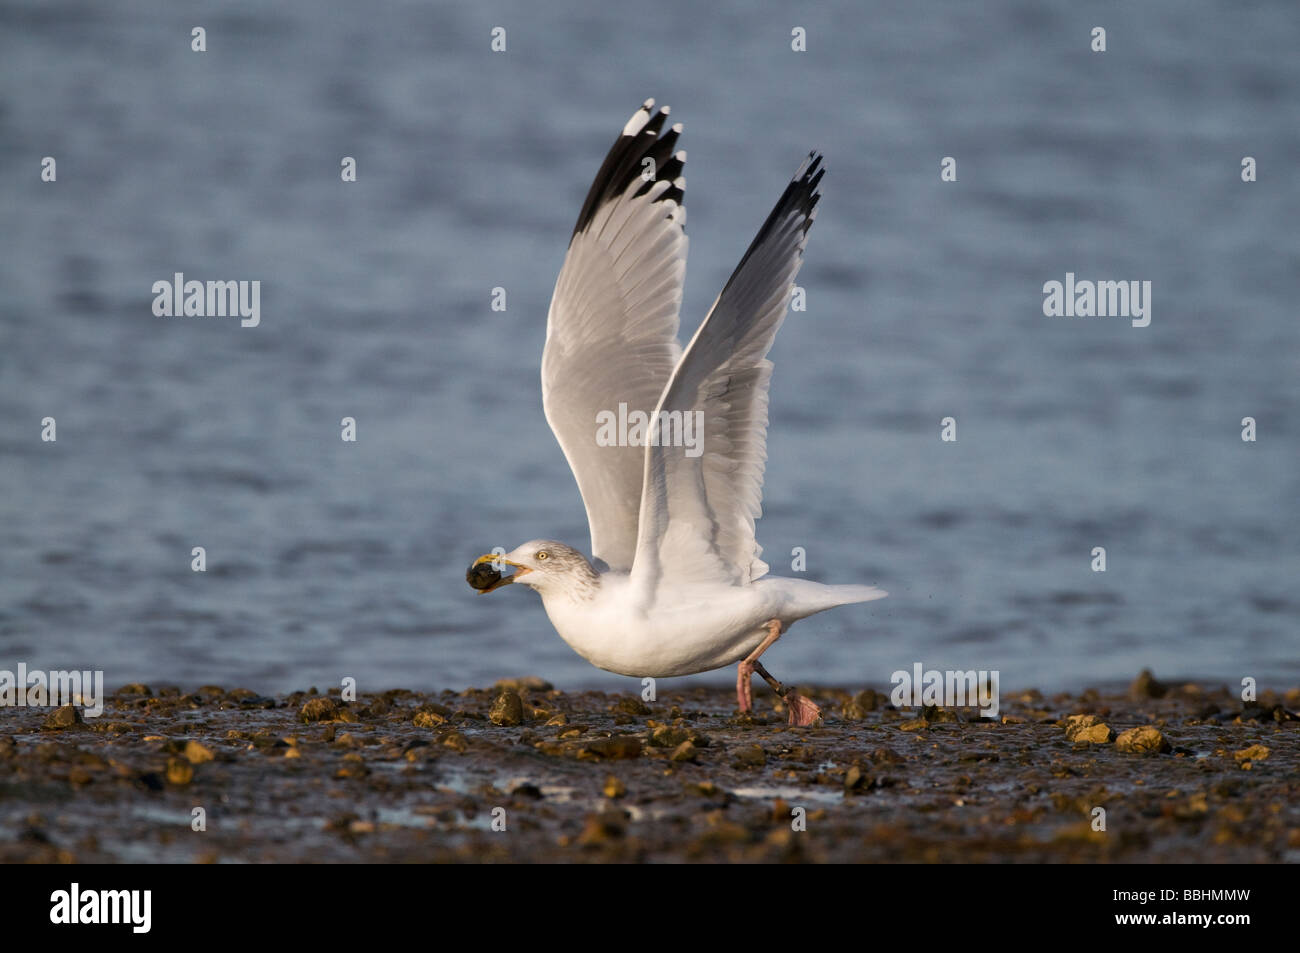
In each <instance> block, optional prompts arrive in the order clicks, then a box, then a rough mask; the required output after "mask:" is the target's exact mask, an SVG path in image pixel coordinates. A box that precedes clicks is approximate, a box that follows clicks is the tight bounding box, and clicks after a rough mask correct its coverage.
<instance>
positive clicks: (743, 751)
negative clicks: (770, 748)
mask: <svg viewBox="0 0 1300 953" xmlns="http://www.w3.org/2000/svg"><path fill="white" fill-rule="evenodd" d="M732 755H733V757H734V762H733V764H734V766H735V767H738V768H761V767H762V766H763V765H765V764H767V754H766V753H765V752H764V751H763V749H762V748H760V747H759V746H758V745H745V746H744V747H742V748H737V749H736V750H735V751H733V752H732Z"/></svg>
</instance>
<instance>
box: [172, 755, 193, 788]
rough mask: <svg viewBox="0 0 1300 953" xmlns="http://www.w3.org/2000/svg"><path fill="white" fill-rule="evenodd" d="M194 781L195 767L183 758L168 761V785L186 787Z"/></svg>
mask: <svg viewBox="0 0 1300 953" xmlns="http://www.w3.org/2000/svg"><path fill="white" fill-rule="evenodd" d="M193 780H194V765H192V764H190V763H189V762H188V761H186V760H184V759H182V758H168V759H167V783H168V784H176V785H186V784H189V783H190V782H191V781H193Z"/></svg>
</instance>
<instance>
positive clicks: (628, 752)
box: [578, 735, 641, 761]
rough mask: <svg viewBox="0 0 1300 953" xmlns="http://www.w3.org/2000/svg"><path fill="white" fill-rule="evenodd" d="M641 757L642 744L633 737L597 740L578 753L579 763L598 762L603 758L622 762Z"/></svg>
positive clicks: (618, 736) (616, 736) (590, 742)
mask: <svg viewBox="0 0 1300 953" xmlns="http://www.w3.org/2000/svg"><path fill="white" fill-rule="evenodd" d="M639 757H641V742H640V741H638V740H637V739H636V738H633V737H632V736H631V735H615V736H614V737H613V738H595V739H593V740H592V741H589V742H587V743H586V744H585V745H584V746H583V747H582V749H581V750H580V751H579V752H578V760H579V761H598V760H600V759H603V758H608V759H610V760H620V759H625V758H639Z"/></svg>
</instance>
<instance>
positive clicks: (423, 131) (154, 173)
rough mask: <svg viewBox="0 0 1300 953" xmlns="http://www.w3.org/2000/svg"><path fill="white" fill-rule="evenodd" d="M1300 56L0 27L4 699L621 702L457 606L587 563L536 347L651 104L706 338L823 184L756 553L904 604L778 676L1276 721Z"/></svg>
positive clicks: (69, 12)
mask: <svg viewBox="0 0 1300 953" xmlns="http://www.w3.org/2000/svg"><path fill="white" fill-rule="evenodd" d="M1098 23H1100V24H1103V25H1105V26H1106V28H1107V30H1108V45H1109V50H1108V52H1106V53H1104V54H1098V53H1092V52H1090V51H1089V49H1088V38H1089V31H1090V29H1091V27H1092V26H1094V25H1097V24H1098ZM196 25H202V26H204V27H205V28H206V30H207V40H208V52H206V53H203V54H198V53H193V52H191V51H190V48H189V39H190V30H191V28H192V27H193V26H196ZM498 25H500V26H504V27H506V29H507V43H508V52H507V53H505V54H493V53H491V52H490V50H489V40H490V30H491V28H492V27H494V26H498ZM794 25H801V26H803V27H805V28H806V30H807V34H808V52H806V53H802V54H800V53H794V52H792V51H791V50H790V46H789V43H790V30H791V27H792V26H794ZM1298 28H1300V16H1297V14H1296V12H1295V10H1294V8H1293V7H1292V6H1290V5H1285V4H1278V5H1267V4H1251V5H1234V6H1231V7H1229V6H1222V7H1219V8H1208V9H1203V10H1199V11H1198V12H1197V14H1196V15H1195V16H1191V15H1188V14H1186V13H1184V12H1183V8H1182V6H1181V5H1179V4H1176V3H1145V4H1142V5H1141V6H1140V8H1137V7H1133V6H1131V5H1125V4H1102V5H1100V6H1097V7H1095V8H1090V9H1088V10H1086V11H1085V10H1083V9H1082V8H1080V9H1075V8H1072V7H1069V6H1066V5H1062V6H1060V7H1055V8H1052V7H1048V6H1046V5H1043V4H1039V3H1033V2H1009V0H1002V2H994V3H985V4H980V5H978V6H970V5H965V4H956V3H954V4H951V5H934V4H926V5H917V4H908V3H894V4H886V5H883V6H881V7H879V8H873V10H872V12H871V13H870V16H869V17H868V16H867V14H866V13H865V12H864V11H863V10H862V9H861V8H859V7H857V6H854V5H842V6H841V7H840V8H838V9H830V8H815V9H804V10H801V11H800V12H799V13H798V15H797V17H794V18H793V19H792V16H791V15H790V14H788V13H786V12H784V11H783V8H782V7H781V6H779V5H776V4H770V5H767V6H766V7H765V6H764V5H762V4H734V5H730V6H729V7H727V8H726V9H723V10H714V9H705V8H704V7H702V6H701V5H698V4H692V3H687V2H677V0H670V2H667V3H663V4H658V5H656V6H655V7H654V8H653V9H648V8H646V7H644V6H643V5H636V6H632V5H615V4H603V5H600V6H599V7H594V6H593V5H589V4H579V3H576V2H569V3H555V4H547V5H545V7H544V8H543V7H538V6H537V5H535V4H527V3H499V4H496V5H494V6H492V7H491V8H483V7H481V6H476V5H468V4H467V5H461V6H458V7H451V6H440V7H438V8H430V7H428V6H426V5H424V4H419V3H389V4H364V5H337V6H334V7H332V8H331V9H330V10H329V12H328V14H326V13H323V12H321V8H320V5H319V4H315V3H309V2H305V0H291V2H281V3H277V4H274V5H272V6H267V5H264V4H258V3H236V4H227V5H222V6H220V7H216V8H211V9H205V11H203V12H195V11H192V10H189V9H185V8H182V7H177V6H174V5H167V4H149V3H143V2H127V3H120V4H115V5H112V6H111V7H109V6H105V5H103V4H98V3H90V2H69V3H46V2H40V0H29V2H5V3H3V4H0V90H3V93H0V96H2V98H0V164H2V167H3V168H4V170H5V171H6V175H5V176H4V180H3V185H0V205H2V211H0V221H2V222H3V224H4V236H5V238H4V254H3V256H0V334H2V335H3V337H2V339H0V421H3V426H2V427H0V489H2V490H3V497H2V499H0V668H9V669H13V668H14V667H15V666H16V664H17V662H19V661H25V662H26V663H27V664H28V666H29V667H31V668H47V669H49V668H72V667H77V668H93V669H103V670H105V678H106V681H107V682H108V684H109V685H117V684H120V683H123V682H127V681H132V680H136V679H144V680H170V681H176V682H182V683H186V684H197V683H202V682H221V683H226V684H240V685H247V686H249V687H252V688H255V689H259V690H262V691H267V692H271V691H283V690H288V689H293V688H299V687H304V686H307V685H310V684H318V685H321V686H328V685H336V684H338V682H339V680H340V679H341V678H342V677H344V676H352V677H355V678H357V679H358V680H359V684H360V686H361V688H362V689H363V690H365V689H369V688H376V689H381V688H390V687H397V686H405V687H410V688H419V689H427V688H436V687H461V686H464V685H467V684H483V683H486V682H490V681H491V680H492V679H494V678H496V677H499V676H503V675H516V674H520V673H525V672H527V673H536V674H541V675H543V676H545V677H546V678H548V679H550V680H552V681H554V682H556V683H557V684H561V685H563V686H564V687H579V686H595V687H608V688H620V687H622V688H626V687H629V680H627V679H622V678H618V677H615V676H612V675H605V674H604V673H601V672H599V671H597V670H596V669H593V668H592V667H591V666H589V665H588V664H587V663H586V662H584V661H583V660H582V659H580V658H578V657H577V656H576V655H574V654H573V653H572V652H571V651H570V650H569V649H568V648H567V646H565V645H564V644H563V643H562V642H561V641H560V639H559V638H558V636H556V635H555V634H554V632H553V631H552V630H551V628H550V626H549V624H548V622H547V621H546V618H545V616H544V614H543V612H542V609H541V605H540V601H539V600H538V599H536V598H535V597H534V596H533V595H532V594H531V593H528V592H525V591H522V590H509V589H508V590H505V591H503V592H500V593H495V594H493V595H491V596H486V597H480V596H477V595H475V594H473V593H472V592H471V591H470V590H469V589H468V587H467V586H466V585H465V582H464V577H463V573H464V569H465V567H466V565H467V564H468V563H469V561H470V560H471V559H472V558H473V557H474V556H476V555H478V554H480V553H483V552H487V551H488V550H490V549H491V548H492V547H493V546H494V545H504V546H508V547H513V546H514V545H516V544H518V543H519V542H521V541H523V540H525V539H530V538H533V537H537V536H550V537H555V538H559V539H565V540H569V541H571V542H573V543H574V544H576V545H578V546H579V547H585V546H586V527H585V521H584V516H583V510H582V507H581V503H580V500H579V498H578V495H577V491H576V488H575V486H574V484H573V481H572V479H571V477H570V475H569V472H568V470H567V468H566V466H565V462H564V458H563V457H562V455H561V453H560V451H559V449H558V448H557V447H556V445H555V443H554V441H553V440H552V437H551V435H550V432H549V430H548V429H547V428H546V425H545V422H544V419H543V416H542V410H541V398H540V393H539V384H538V364H539V360H540V355H541V349H542V343H543V338H544V323H545V314H546V308H547V304H548V301H549V297H550V292H551V288H552V285H553V283H554V280H555V274H556V272H557V270H558V268H559V266H560V262H561V260H562V257H563V253H564V247H565V242H566V240H567V237H568V230H569V228H570V227H571V225H572V222H573V219H574V218H575V217H576V215H577V211H578V207H579V205H580V203H581V200H582V197H583V195H584V193H585V191H586V188H587V186H588V184H589V182H590V179H591V177H592V175H593V174H594V173H595V171H596V169H597V167H598V166H599V163H600V160H601V158H602V156H603V154H604V150H605V149H606V148H607V147H608V145H609V143H610V141H611V140H612V138H613V136H614V134H615V133H616V132H617V130H618V129H619V128H620V127H621V125H622V124H623V122H624V121H625V120H626V118H627V116H628V115H629V114H630V113H631V112H632V110H633V109H634V108H635V107H636V106H637V105H638V104H639V103H640V101H641V100H642V99H644V98H645V97H646V96H651V95H653V96H655V97H656V98H657V99H658V100H659V101H660V102H668V103H671V104H672V106H673V107H674V112H673V116H674V119H679V120H681V121H683V122H684V123H685V124H686V132H685V136H684V139H683V145H684V147H685V148H686V149H687V150H688V151H689V153H690V159H689V162H688V164H687V178H688V183H689V184H688V189H687V204H688V207H689V210H690V223H689V227H688V231H689V233H690V235H691V258H690V267H689V271H688V275H687V285H686V301H685V307H684V320H683V326H684V329H685V331H686V332H687V333H689V332H690V331H691V330H693V328H694V325H695V324H696V323H697V322H698V320H699V318H700V316H702V315H703V313H704V311H705V309H706V308H707V307H708V305H709V303H710V302H711V301H712V299H713V297H714V295H715V294H716V293H717V290H718V289H719V288H720V287H721V286H722V284H723V282H724V281H725V280H726V277H727V275H728V274H729V272H730V270H731V268H732V267H734V265H735V263H736V261H737V260H738V259H739V256H740V254H741V252H742V251H743V249H744V247H745V246H746V244H747V243H748V242H749V240H750V238H751V237H752V235H753V233H754V231H755V230H756V228H757V226H758V224H759V223H760V222H761V221H762V219H763V217H764V216H765V215H766V212H767V209H768V208H769V207H770V205H771V203H772V201H774V199H775V198H776V196H777V195H778V194H779V192H780V190H781V188H782V187H783V186H784V183H785V181H786V180H787V178H788V176H789V175H790V173H791V172H792V171H793V170H794V168H795V167H796V166H797V165H798V162H799V160H800V158H801V157H802V156H803V155H804V153H806V151H807V150H808V149H809V148H813V147H816V148H819V149H821V150H823V151H824V152H825V153H826V156H827V159H826V161H827V166H828V168H829V172H828V174H827V179H826V183H825V191H826V195H825V198H824V200H823V202H822V205H821V207H820V211H819V217H818V219H817V224H816V227H815V229H814V230H813V233H812V237H811V242H810V246H809V251H808V259H807V265H806V267H805V268H804V270H803V272H802V273H801V281H800V283H801V284H802V285H803V286H804V287H806V288H807V293H808V310H807V311H806V312H804V313H799V314H795V315H792V316H791V318H790V320H788V321H787V323H786V325H785V328H784V329H783V331H782V334H781V336H780V337H779V338H778V341H777V344H776V347H775V349H774V351H773V355H772V357H773V359H774V360H775V362H776V372H775V375H774V380H773V390H772V405H771V417H772V429H771V432H770V437H769V445H768V449H769V454H770V461H769V465H768V470H767V480H766V499H765V510H766V512H765V516H764V518H763V520H762V521H761V522H760V523H759V538H760V541H761V542H762V543H763V545H764V546H765V558H767V560H768V561H769V562H770V563H771V564H772V566H773V569H774V571H776V572H782V571H786V572H788V571H789V568H788V567H789V560H790V557H789V555H788V554H789V553H790V552H791V550H792V549H793V548H794V547H796V546H801V547H805V548H806V550H807V553H808V575H809V577H811V578H816V579H820V580H822V581H827V582H857V581H866V582H872V583H878V584H880V585H883V586H884V587H885V588H887V589H889V590H890V592H891V596H890V598H889V599H887V600H884V601H882V602H877V603H872V604H870V605H867V606H859V607H855V608H846V609H841V610H837V611H835V612H832V613H826V614H824V615H821V616H818V617H815V618H813V619H810V620H807V621H805V622H803V623H801V624H800V625H799V626H797V627H796V628H795V629H794V630H793V631H792V633H791V634H790V635H788V636H787V637H786V638H785V639H783V640H782V642H781V643H780V644H778V645H777V646H776V647H775V648H774V649H773V650H772V652H771V653H770V656H769V659H768V661H770V667H771V668H772V669H773V671H775V672H776V673H777V674H778V675H779V676H780V677H782V678H783V679H786V680H791V681H824V682H836V683H842V684H863V683H866V684H877V685H879V684H882V683H886V682H888V679H889V674H890V673H891V672H892V671H894V670H895V669H900V668H906V669H910V667H911V665H912V663H913V662H915V661H921V662H923V663H924V664H925V665H926V666H927V667H932V668H941V669H942V668H962V669H966V668H982V669H999V670H1000V671H1001V672H1002V684H1003V685H1004V686H1006V687H1008V688H1011V687H1017V686H1024V685H1030V684H1033V685H1038V686H1040V687H1043V688H1052V687H1064V686H1070V687H1078V686H1080V685H1083V684H1088V683H1093V682H1105V681H1111V680H1116V679H1124V678H1128V677H1131V676H1132V675H1133V674H1134V673H1135V672H1136V670H1137V669H1138V668H1139V667H1141V666H1143V665H1150V666H1152V667H1153V668H1154V669H1155V670H1156V672H1157V674H1158V675H1160V676H1162V677H1168V678H1176V677H1204V678H1210V679H1214V680H1216V681H1223V682H1226V683H1231V684H1236V683H1238V682H1239V680H1240V679H1241V678H1242V677H1244V676H1254V677H1256V678H1258V679H1260V681H1261V683H1263V684H1295V682H1296V680H1297V677H1300V662H1298V661H1297V659H1298V656H1300V653H1297V643H1298V641H1300V639H1298V636H1300V595H1297V591H1296V582H1297V569H1298V568H1300V552H1298V544H1297V532H1296V530H1297V525H1298V521H1297V499H1300V480H1298V479H1297V475H1296V472H1297V470H1296V460H1297V453H1296V448H1297V445H1298V441H1300V406H1298V403H1300V402H1298V400H1297V387H1296V382H1297V355H1300V347H1298V345H1300V323H1298V322H1297V321H1296V311H1295V302H1296V301H1297V300H1300V267H1298V266H1300V252H1298V249H1297V243H1296V240H1295V238H1296V230H1295V222H1296V221H1297V220H1298V219H1300V191H1298V190H1297V188H1296V185H1295V176H1294V165H1295V157H1296V155H1297V154H1300V59H1298V58H1297V57H1296V56H1295V55H1294V50H1295V48H1296V46H1297V39H1298V36H1297V34H1298V33H1300V29H1298ZM46 155H52V156H54V157H56V159H57V162H58V181H57V183H55V184H48V183H42V182H40V181H39V163H40V159H41V157H43V156H46ZM347 155H350V156H355V157H356V158H357V161H358V169H359V178H358V181H357V182H356V183H355V184H350V185H344V184H342V183H341V182H340V180H339V167H340V160H341V158H342V157H343V156H347ZM949 155H950V156H954V157H956V158H957V160H958V180H957V182H956V183H942V182H940V181H939V162H940V159H941V158H942V157H943V156H949ZM1244 155H1251V156H1254V157H1256V159H1257V161H1258V163H1259V180H1258V181H1257V182H1255V183H1253V184H1244V183H1243V182H1242V181H1241V179H1240V162H1241V158H1242V156H1244ZM176 271H182V272H185V273H186V275H187V276H189V277H194V278H200V279H249V280H251V279H259V280H260V281H261V282H262V312H263V314H262V323H261V325H260V326H259V327H257V328H241V327H240V326H239V323H238V321H237V320H236V319H229V318H226V319H219V318H218V319H201V318H158V317H155V316H154V315H153V314H152V311H151V302H152V298H153V295H152V292H151V287H152V284H153V282H155V281H158V280H167V279H170V277H171V275H172V274H173V273H174V272H176ZM1067 271H1071V272H1074V273H1076V274H1077V275H1078V276H1079V277H1080V278H1096V279H1103V278H1110V279H1142V280H1150V281H1151V282H1153V286H1154V290H1153V303H1152V321H1151V325H1150V327H1147V328H1133V327H1131V326H1130V325H1129V323H1128V321H1126V320H1124V319H1119V318H1108V319H1093V320H1084V319H1078V320H1070V319H1064V318H1061V319H1048V318H1045V317H1044V315H1043V313H1042V290H1041V289H1042V285H1043V283H1044V282H1045V281H1049V280H1063V279H1064V276H1065V273H1066V272H1067ZM497 286H500V287H504V288H506V289H507V291H508V296H509V297H508V310H507V311H506V312H504V313H497V312H493V311H491V310H490V307H489V304H490V299H491V289H493V288H494V287H497ZM46 416H52V417H55V418H56V420H57V428H58V430H57V434H58V440H57V442H56V443H44V442H42V441H41V440H40V439H39V434H40V421H41V419H42V418H43V417H46ZM345 416H352V417H355V418H356V420H357V421H358V428H359V430H358V432H359V439H358V441H357V442H356V443H355V444H348V443H344V442H342V441H341V440H340V439H339V432H340V420H341V419H342V418H343V417H345ZM947 416H952V417H954V418H956V420H957V422H958V440H957V442H956V443H944V442H941V441H940V439H939V429H940V420H941V419H942V418H944V417H947ZM1245 416H1253V417H1255V418H1256V420H1257V421H1258V428H1259V439H1258V441H1257V442H1255V443H1243V442H1242V440H1241V439H1240V436H1239V434H1240V429H1241V425H1240V421H1241V418H1242V417H1245ZM195 546H203V547H205V548H206V552H207V560H208V571H207V572H206V573H195V572H191V570H190V561H191V550H192V548H193V547H195ZM1095 546H1104V547H1105V548H1106V551H1107V559H1108V569H1107V571H1106V572H1105V573H1094V572H1092V571H1091V569H1090V562H1091V556H1090V553H1091V550H1092V549H1093V547H1095ZM703 678H712V679H714V680H716V681H719V682H725V681H729V679H730V674H729V673H717V674H715V675H711V676H703Z"/></svg>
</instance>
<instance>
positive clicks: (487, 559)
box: [474, 553, 532, 593]
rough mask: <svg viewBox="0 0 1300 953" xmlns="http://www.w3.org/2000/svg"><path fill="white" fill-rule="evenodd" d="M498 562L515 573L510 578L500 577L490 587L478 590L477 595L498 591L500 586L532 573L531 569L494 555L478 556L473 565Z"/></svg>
mask: <svg viewBox="0 0 1300 953" xmlns="http://www.w3.org/2000/svg"><path fill="white" fill-rule="evenodd" d="M498 561H500V562H502V563H504V564H505V565H507V566H514V567H515V570H516V572H515V573H514V574H513V575H510V576H502V577H501V578H500V579H498V580H497V581H496V582H494V583H492V585H490V586H488V587H487V588H486V589H480V590H479V593H488V592H491V591H492V590H494V589H500V588H501V587H502V586H508V585H510V584H511V583H512V582H514V581H515V580H516V579H518V578H519V577H520V576H522V575H523V574H524V573H526V572H532V570H531V569H529V568H528V567H527V566H525V565H523V564H522V563H517V562H512V561H511V560H509V559H506V558H504V557H502V556H498V555H497V554H496V553H486V554H484V555H482V556H480V557H479V558H478V559H476V560H474V565H475V566H481V565H483V564H484V563H495V562H498Z"/></svg>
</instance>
